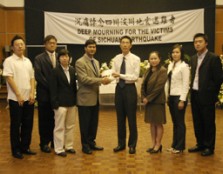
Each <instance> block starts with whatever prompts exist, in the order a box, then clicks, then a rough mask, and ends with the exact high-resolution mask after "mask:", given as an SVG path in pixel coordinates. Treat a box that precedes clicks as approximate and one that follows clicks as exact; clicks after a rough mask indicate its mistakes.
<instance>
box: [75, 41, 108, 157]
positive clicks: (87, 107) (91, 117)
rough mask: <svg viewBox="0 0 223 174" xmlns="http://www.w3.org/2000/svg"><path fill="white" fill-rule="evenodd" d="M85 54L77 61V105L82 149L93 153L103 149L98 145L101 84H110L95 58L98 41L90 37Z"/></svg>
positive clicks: (85, 47)
mask: <svg viewBox="0 0 223 174" xmlns="http://www.w3.org/2000/svg"><path fill="white" fill-rule="evenodd" d="M84 49H85V54H84V55H83V56H82V57H81V58H79V59H78V60H77V61H76V65H75V67H76V72H77V79H78V87H79V88H78V91H77V106H78V113H79V123H80V132H81V143H82V151H83V152H84V153H86V154H92V150H103V147H99V146H96V142H95V139H96V135H97V128H98V114H99V101H98V98H99V85H101V84H108V83H110V80H109V79H108V78H106V77H105V78H101V77H100V71H99V62H98V61H97V60H96V59H95V58H94V54H95V53H96V42H95V41H94V40H92V39H89V40H87V41H86V42H85V46H84Z"/></svg>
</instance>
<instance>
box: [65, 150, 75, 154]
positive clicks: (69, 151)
mask: <svg viewBox="0 0 223 174" xmlns="http://www.w3.org/2000/svg"><path fill="white" fill-rule="evenodd" d="M66 152H67V153H72V154H75V153H76V151H75V150H74V149H67V150H66Z"/></svg>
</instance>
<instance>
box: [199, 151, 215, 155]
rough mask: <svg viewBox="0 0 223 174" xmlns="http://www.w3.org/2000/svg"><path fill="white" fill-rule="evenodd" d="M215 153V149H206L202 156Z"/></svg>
mask: <svg viewBox="0 0 223 174" xmlns="http://www.w3.org/2000/svg"><path fill="white" fill-rule="evenodd" d="M213 154H214V151H213V150H210V149H205V150H204V151H203V152H201V156H210V155H213Z"/></svg>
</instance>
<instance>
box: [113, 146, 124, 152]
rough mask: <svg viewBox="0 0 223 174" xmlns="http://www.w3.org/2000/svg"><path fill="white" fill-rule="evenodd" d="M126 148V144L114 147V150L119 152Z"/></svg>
mask: <svg viewBox="0 0 223 174" xmlns="http://www.w3.org/2000/svg"><path fill="white" fill-rule="evenodd" d="M122 150H125V146H117V147H116V148H114V149H113V151H114V152H119V151H122Z"/></svg>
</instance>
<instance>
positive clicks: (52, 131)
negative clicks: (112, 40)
mask: <svg viewBox="0 0 223 174" xmlns="http://www.w3.org/2000/svg"><path fill="white" fill-rule="evenodd" d="M207 44H208V40H207V36H206V35H205V34H202V33H198V34H196V35H195V36H194V46H195V49H196V50H197V54H196V55H195V56H193V57H192V58H191V70H190V68H189V65H188V64H186V63H185V61H184V52H183V48H182V46H181V45H179V44H176V45H174V46H173V49H172V53H171V58H172V61H171V63H170V64H169V66H168V69H167V70H166V68H164V67H163V66H162V65H161V62H162V61H161V57H160V54H159V52H157V51H153V52H151V53H150V55H149V58H148V60H149V63H150V68H149V69H148V70H147V71H146V73H145V75H144V79H143V83H142V87H141V98H142V102H143V103H144V104H145V122H146V123H150V131H151V138H152V146H151V148H149V149H148V150H147V152H149V153H158V152H161V151H162V144H161V140H162V136H163V131H164V130H163V124H165V123H166V111H165V103H166V101H167V104H168V106H169V109H170V113H171V117H172V121H173V125H174V126H173V142H172V145H171V147H170V148H169V149H168V151H170V152H172V153H181V152H183V150H184V149H185V135H186V127H185V122H184V117H185V109H186V106H187V98H188V97H187V96H188V92H189V88H191V105H192V114H193V121H194V129H195V136H196V139H197V145H196V147H194V148H191V149H189V152H197V151H201V152H202V153H201V155H203V156H208V155H212V154H213V153H214V145H215V144H214V143H215V102H216V100H217V94H218V91H219V89H220V85H221V83H222V66H221V62H220V59H219V57H217V56H216V55H214V54H213V53H211V52H209V51H208V50H207ZM44 45H45V51H44V52H43V53H42V54H40V55H38V56H36V57H35V59H34V70H33V66H32V64H31V62H30V60H29V59H28V58H26V57H25V56H24V51H25V42H24V39H23V38H22V37H20V36H15V37H14V38H13V39H12V41H11V47H12V50H13V54H12V56H10V57H8V58H7V59H6V60H5V62H4V69H3V76H5V77H6V82H7V89H8V101H9V107H10V120H11V124H10V142H11V151H12V155H13V156H14V157H15V158H19V159H22V158H23V157H24V156H23V154H27V155H35V154H36V153H35V152H33V151H32V150H30V144H31V134H32V127H33V114H34V102H35V80H36V82H37V86H36V94H37V96H36V99H37V101H38V121H39V122H38V125H39V135H40V149H41V151H42V152H45V153H50V152H51V148H54V150H55V153H56V154H57V155H59V156H62V157H65V156H67V153H71V154H74V153H75V150H74V147H73V143H74V135H73V133H74V126H75V116H76V106H77V108H78V116H79V125H80V134H81V144H82V152H83V153H85V154H92V151H94V150H103V147H101V146H98V145H97V144H96V141H95V140H96V135H97V128H98V117H99V86H100V85H101V84H103V85H107V84H109V83H110V82H111V79H110V78H108V77H101V74H100V66H99V62H98V61H97V60H96V59H95V58H94V55H95V53H96V46H97V45H96V42H95V41H94V40H92V39H89V40H87V41H86V42H85V45H84V50H85V54H84V55H83V56H82V57H81V58H79V59H78V60H77V61H76V63H75V67H72V66H70V58H71V57H70V54H69V52H68V50H66V49H62V50H60V52H59V53H56V48H57V39H56V37H55V36H53V35H48V36H46V37H45V39H44ZM120 48H121V52H122V53H121V54H118V55H117V56H115V58H114V59H113V66H112V69H113V73H112V76H113V77H114V78H116V80H117V85H116V89H115V101H114V102H115V108H116V114H117V128H118V131H117V132H118V145H117V147H115V148H114V149H113V151H114V152H119V151H122V150H124V149H125V148H126V118H127V120H128V127H129V139H128V147H129V153H130V154H134V153H136V145H137V136H138V135H137V119H136V111H137V91H136V86H135V82H136V81H137V79H138V77H139V72H140V66H139V64H140V58H139V57H138V56H136V55H134V54H133V53H131V51H130V50H131V48H132V39H131V38H130V37H129V36H123V37H121V39H120ZM190 71H191V73H190ZM190 74H191V75H190Z"/></svg>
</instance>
